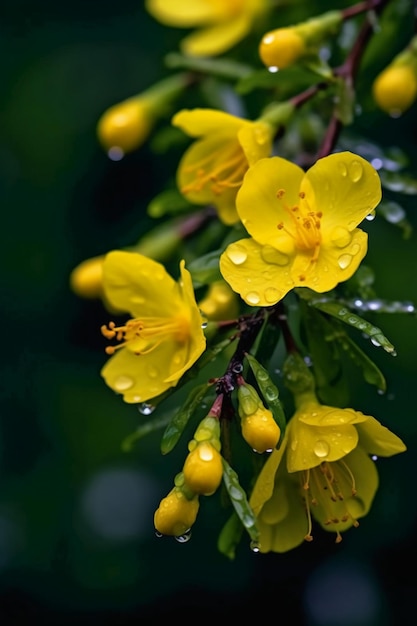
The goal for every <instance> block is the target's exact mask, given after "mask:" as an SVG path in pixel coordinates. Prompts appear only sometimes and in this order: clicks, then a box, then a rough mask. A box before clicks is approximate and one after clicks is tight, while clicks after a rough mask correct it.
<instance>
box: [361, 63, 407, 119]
mask: <svg viewBox="0 0 417 626" xmlns="http://www.w3.org/2000/svg"><path fill="white" fill-rule="evenodd" d="M372 91H373V95H374V98H375V102H376V103H377V105H378V106H379V107H380V108H381V109H382V110H383V111H385V112H386V113H389V115H392V116H393V117H398V116H399V115H401V114H402V113H404V111H406V110H407V109H408V108H409V107H410V106H411V105H412V104H413V102H414V100H415V99H416V97H417V75H416V71H415V70H414V68H413V67H412V66H410V65H405V64H404V65H390V66H388V67H387V68H385V70H384V71H383V72H381V74H379V75H378V76H377V78H376V79H375V81H374V84H373V86H372Z"/></svg>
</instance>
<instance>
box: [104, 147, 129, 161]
mask: <svg viewBox="0 0 417 626" xmlns="http://www.w3.org/2000/svg"><path fill="white" fill-rule="evenodd" d="M124 155H125V153H124V152H123V150H122V149H121V148H119V146H113V147H112V148H110V150H109V151H108V152H107V156H108V157H109V159H110V160H111V161H121V160H122V159H123V157H124Z"/></svg>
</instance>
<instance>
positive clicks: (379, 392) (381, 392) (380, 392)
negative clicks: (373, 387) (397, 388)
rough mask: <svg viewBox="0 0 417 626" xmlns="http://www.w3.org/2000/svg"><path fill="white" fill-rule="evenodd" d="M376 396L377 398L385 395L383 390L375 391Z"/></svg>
mask: <svg viewBox="0 0 417 626" xmlns="http://www.w3.org/2000/svg"><path fill="white" fill-rule="evenodd" d="M377 394H378V395H379V396H383V395H384V394H385V390H384V389H378V390H377Z"/></svg>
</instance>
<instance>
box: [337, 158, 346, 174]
mask: <svg viewBox="0 0 417 626" xmlns="http://www.w3.org/2000/svg"><path fill="white" fill-rule="evenodd" d="M338 167H339V172H340V173H341V175H342V176H343V177H345V176H347V173H348V170H347V166H346V163H343V161H341V162H340V163H338Z"/></svg>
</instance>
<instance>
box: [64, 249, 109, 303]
mask: <svg viewBox="0 0 417 626" xmlns="http://www.w3.org/2000/svg"><path fill="white" fill-rule="evenodd" d="M103 261H104V255H102V256H95V257H93V258H91V259H86V260H85V261H82V263H80V264H79V265H77V267H75V268H74V269H73V270H72V272H71V274H70V287H71V289H72V291H73V292H74V293H75V294H76V295H77V296H79V297H80V298H87V299H94V298H100V297H101V296H102V294H103V289H102V283H103Z"/></svg>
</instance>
